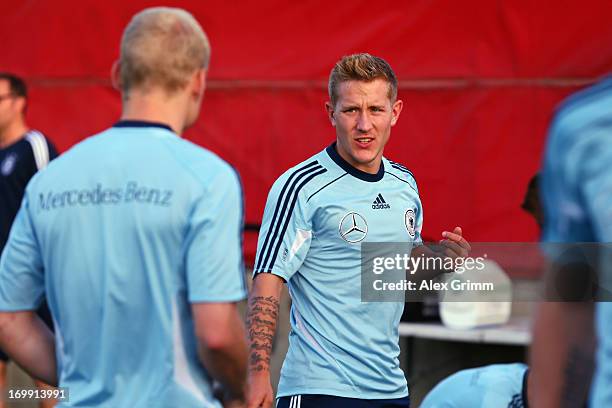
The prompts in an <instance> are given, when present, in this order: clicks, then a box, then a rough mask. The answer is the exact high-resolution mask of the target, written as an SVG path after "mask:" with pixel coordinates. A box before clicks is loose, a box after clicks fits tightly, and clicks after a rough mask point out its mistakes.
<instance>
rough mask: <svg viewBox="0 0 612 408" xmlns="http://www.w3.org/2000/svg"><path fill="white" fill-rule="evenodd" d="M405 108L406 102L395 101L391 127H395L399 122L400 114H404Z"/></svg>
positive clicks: (392, 109)
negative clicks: (403, 109)
mask: <svg viewBox="0 0 612 408" xmlns="http://www.w3.org/2000/svg"><path fill="white" fill-rule="evenodd" d="M403 107H404V102H402V101H401V100H400V99H398V100H397V101H395V103H394V104H393V107H392V108H391V114H392V115H393V117H392V118H391V126H395V124H396V123H397V121H398V120H399V116H400V113H402V108H403Z"/></svg>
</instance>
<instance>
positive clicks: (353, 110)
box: [343, 108, 357, 113]
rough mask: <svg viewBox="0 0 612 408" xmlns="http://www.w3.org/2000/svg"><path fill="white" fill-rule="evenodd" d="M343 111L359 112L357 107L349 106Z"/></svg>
mask: <svg viewBox="0 0 612 408" xmlns="http://www.w3.org/2000/svg"><path fill="white" fill-rule="evenodd" d="M343 112H346V113H353V112H357V108H347V109H345V110H344V111H343Z"/></svg>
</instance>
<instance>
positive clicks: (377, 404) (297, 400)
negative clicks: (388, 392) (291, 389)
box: [276, 394, 410, 408]
mask: <svg viewBox="0 0 612 408" xmlns="http://www.w3.org/2000/svg"><path fill="white" fill-rule="evenodd" d="M276 408H410V397H404V398H395V399H374V400H367V399H359V398H345V397H335V396H333V395H308V394H305V395H294V396H292V397H280V398H279V399H278V401H277V402H276Z"/></svg>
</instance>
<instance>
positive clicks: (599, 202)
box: [542, 79, 612, 407]
mask: <svg viewBox="0 0 612 408" xmlns="http://www.w3.org/2000/svg"><path fill="white" fill-rule="evenodd" d="M547 143H548V144H547V146H546V155H545V158H544V169H543V172H542V188H543V190H542V198H543V202H544V209H545V214H546V216H545V224H544V231H543V241H545V242H606V243H610V242H612V212H611V209H612V79H607V80H605V81H603V82H601V83H599V84H597V85H595V86H593V87H591V88H589V89H587V90H585V91H582V92H580V93H577V94H575V95H573V96H572V97H570V98H569V99H568V100H567V101H566V102H565V103H564V104H563V105H562V106H561V108H560V110H559V111H558V113H557V115H556V117H555V120H554V121H553V124H552V126H551V129H550V134H549V138H548V142H547ZM611 280H612V277H611V276H610V273H609V270H607V272H606V273H603V274H602V276H600V283H601V284H602V285H603V286H604V287H605V288H606V289H608V290H610V288H612V285H611ZM596 322H597V331H598V336H599V339H598V341H599V344H598V356H597V372H596V375H595V378H594V382H593V392H592V395H591V404H592V406H594V407H604V406H605V407H608V406H612V304H611V303H609V302H605V303H598V304H597V309H596Z"/></svg>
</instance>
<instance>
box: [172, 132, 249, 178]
mask: <svg viewBox="0 0 612 408" xmlns="http://www.w3.org/2000/svg"><path fill="white" fill-rule="evenodd" d="M171 144H172V149H173V150H174V153H175V155H176V159H177V161H178V162H179V163H180V164H181V166H183V168H184V169H185V171H186V172H188V173H190V174H191V175H192V176H193V177H194V178H195V179H197V180H198V181H200V182H202V183H208V182H210V181H211V180H213V179H214V180H232V179H236V178H238V173H237V171H236V169H235V168H234V167H233V166H232V165H230V164H229V163H228V162H226V161H225V160H224V159H222V158H221V157H220V156H218V155H217V154H216V153H214V152H212V151H210V150H208V149H206V148H204V147H202V146H199V145H197V144H195V143H193V142H191V141H189V140H185V139H182V138H174V139H172V140H171Z"/></svg>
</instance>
